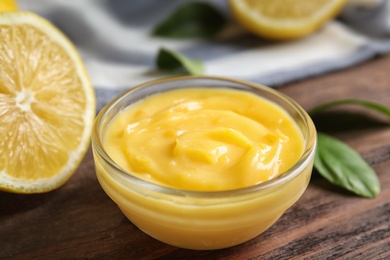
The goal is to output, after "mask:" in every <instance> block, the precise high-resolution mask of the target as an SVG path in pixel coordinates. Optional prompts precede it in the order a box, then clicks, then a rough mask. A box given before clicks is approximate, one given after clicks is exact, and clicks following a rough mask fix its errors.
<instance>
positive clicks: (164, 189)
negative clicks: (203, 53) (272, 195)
mask: <svg viewBox="0 0 390 260" xmlns="http://www.w3.org/2000/svg"><path fill="white" fill-rule="evenodd" d="M181 80H216V81H224V82H230V83H234V84H239V85H244V86H247V87H250V88H252V89H260V90H262V91H266V92H268V93H270V94H272V95H274V96H277V97H278V98H281V99H283V100H284V101H285V102H286V103H288V105H289V106H291V107H292V108H293V109H294V110H295V112H297V113H298V115H299V116H300V117H301V118H302V121H303V122H304V126H305V128H306V132H307V135H308V137H307V142H306V145H305V147H304V151H303V153H302V155H301V157H300V158H299V160H298V161H297V162H296V163H295V164H294V165H293V166H292V167H291V168H289V169H288V170H286V171H285V172H283V173H281V174H280V175H279V176H278V177H276V178H273V179H271V180H269V181H265V182H262V183H258V184H255V185H251V186H247V187H242V188H237V189H229V190H217V191H197V190H187V189H179V188H173V187H168V186H164V185H160V184H157V183H153V182H150V181H147V180H145V179H142V178H140V177H137V176H136V175H134V174H131V173H129V172H127V171H126V170H124V169H123V168H121V167H120V166H119V165H118V164H116V163H115V162H114V160H112V159H111V158H110V156H109V155H108V154H107V152H106V151H105V149H104V146H103V144H102V140H101V139H102V137H101V135H100V133H99V132H100V131H99V130H100V127H101V124H102V119H103V118H104V117H105V115H106V114H107V113H108V112H109V111H110V109H112V108H113V107H115V105H117V104H118V103H119V102H120V101H121V100H122V99H124V98H125V97H126V96H128V95H131V94H132V93H134V92H136V91H138V90H140V89H143V88H146V87H148V86H152V85H156V84H163V83H168V82H174V81H181ZM194 87H199V86H194ZM221 88H223V87H222V86H221ZM161 92H164V91H161ZM156 93H157V92H156ZM153 94H154V93H153ZM272 102H273V101H272ZM126 107H128V106H126ZM111 120H112V118H111ZM111 120H110V121H111ZM299 128H300V129H301V130H302V127H301V126H299ZM91 139H92V147H93V148H94V150H96V153H97V154H96V155H95V152H94V156H99V157H100V158H101V159H103V160H104V161H105V163H107V164H108V165H109V166H110V167H112V168H113V169H114V170H115V172H116V173H118V174H120V176H121V178H124V179H126V180H127V181H130V182H131V183H132V184H135V185H137V186H140V187H142V188H145V189H147V190H150V191H154V192H158V193H163V194H166V195H173V196H179V197H194V198H222V197H235V196H240V195H245V194H251V193H255V192H258V191H261V190H268V189H272V188H274V187H277V186H280V185H281V184H283V183H286V182H288V181H289V180H291V179H293V178H294V177H295V176H297V175H299V173H301V172H303V170H304V169H305V168H306V167H307V166H308V165H309V163H310V162H311V161H312V159H313V157H314V156H315V152H316V148H317V133H316V129H315V125H314V123H313V121H312V120H311V118H310V116H309V114H308V113H307V112H306V111H305V110H304V109H303V108H302V107H301V106H300V105H299V104H298V103H297V102H296V101H294V100H293V99H291V98H290V97H288V96H287V95H285V94H283V93H281V92H279V91H276V90H275V89H273V88H270V87H268V86H266V85H262V84H259V83H253V82H249V81H245V80H239V79H233V78H229V77H220V76H175V77H167V78H161V79H157V80H151V81H148V82H144V83H142V84H139V85H137V86H135V87H133V88H130V89H128V90H125V91H123V92H122V93H121V94H119V95H118V96H116V97H115V98H114V99H112V100H111V101H110V102H108V103H107V104H106V105H105V106H104V107H103V108H102V109H101V111H100V112H99V113H98V115H97V116H96V118H95V122H94V124H93V131H92V138H91ZM112 172H113V171H110V172H109V173H108V175H110V176H111V177H112ZM116 181H117V182H119V181H118V180H117V179H116ZM121 184H122V185H124V186H126V185H125V184H123V183H121Z"/></svg>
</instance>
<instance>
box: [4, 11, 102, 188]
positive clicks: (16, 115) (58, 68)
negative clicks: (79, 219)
mask: <svg viewBox="0 0 390 260" xmlns="http://www.w3.org/2000/svg"><path fill="white" fill-rule="evenodd" d="M0 39H1V40H0V189H2V190H6V191H10V192H17V193H40V192H46V191H50V190H53V189H55V188H57V187H59V186H61V185H62V184H63V183H65V182H66V181H67V180H68V179H69V178H70V177H71V176H72V174H73V173H74V172H75V170H76V169H77V167H78V165H79V164H80V162H81V160H82V158H83V156H84V154H85V152H86V150H87V148H88V147H89V141H90V134H91V130H92V124H93V120H94V117H95V113H96V110H95V94H94V91H93V87H92V85H91V83H90V80H89V77H88V75H87V73H86V70H85V68H84V65H83V63H82V61H81V59H80V57H79V55H78V53H77V51H76V49H75V47H74V46H73V44H72V43H71V42H70V41H69V40H68V39H67V38H66V37H65V36H64V35H63V34H62V33H61V32H60V31H59V30H58V29H57V28H56V27H55V26H53V25H52V24H51V23H49V22H48V21H46V20H45V19H43V18H41V17H39V16H38V15H35V14H33V13H29V12H4V13H0Z"/></svg>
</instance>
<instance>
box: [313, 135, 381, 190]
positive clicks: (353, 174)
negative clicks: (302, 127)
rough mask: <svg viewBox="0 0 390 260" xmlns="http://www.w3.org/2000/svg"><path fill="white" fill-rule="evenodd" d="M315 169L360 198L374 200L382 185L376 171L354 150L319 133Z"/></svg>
mask: <svg viewBox="0 0 390 260" xmlns="http://www.w3.org/2000/svg"><path fill="white" fill-rule="evenodd" d="M314 167H315V168H316V169H317V171H318V172H319V173H320V174H321V175H322V176H323V177H324V178H326V179H327V180H328V181H330V182H331V183H333V184H335V185H338V186H341V187H343V188H345V189H347V190H349V191H351V192H353V193H355V194H357V195H359V196H362V197H367V198H374V197H376V196H377V195H378V194H379V192H380V183H379V180H378V177H377V175H376V173H375V172H374V170H373V169H372V168H371V167H370V166H369V165H368V163H367V162H366V161H365V160H364V159H363V158H362V157H361V156H360V155H359V154H358V153H357V152H355V151H354V150H353V149H352V148H350V147H349V146H348V145H346V144H344V143H343V142H341V141H339V140H338V139H336V138H333V137H331V136H328V135H326V134H324V133H318V148H317V153H316V157H315V160H314Z"/></svg>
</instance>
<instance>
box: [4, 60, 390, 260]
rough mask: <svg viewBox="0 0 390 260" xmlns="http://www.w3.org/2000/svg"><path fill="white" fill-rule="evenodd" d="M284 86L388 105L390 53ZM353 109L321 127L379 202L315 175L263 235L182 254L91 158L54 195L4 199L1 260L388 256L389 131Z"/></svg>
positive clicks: (306, 94)
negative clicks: (366, 167)
mask: <svg viewBox="0 0 390 260" xmlns="http://www.w3.org/2000/svg"><path fill="white" fill-rule="evenodd" d="M279 90H280V91H281V92H284V93H285V94H287V95H289V96H290V97H292V98H293V99H295V100H296V101H298V103H300V104H301V105H302V106H303V107H304V108H305V109H310V108H311V107H313V106H315V105H317V104H320V103H323V102H326V101H330V100H334V99H339V98H364V99H369V100H374V101H378V102H381V103H383V104H386V105H388V106H390V55H387V56H382V57H378V58H375V59H373V60H371V61H369V62H366V63H364V64H361V65H359V66H356V67H354V68H350V69H347V70H343V71H338V72H334V73H330V74H327V75H322V76H318V77H314V78H311V79H307V80H304V81H300V82H295V83H293V84H287V85H285V86H280V88H279ZM355 110H356V109H355V108H349V107H346V108H345V109H343V110H342V111H340V110H339V111H331V112H329V113H326V114H325V115H322V116H321V117H318V118H315V122H316V125H317V127H318V128H319V129H320V130H322V131H326V132H328V133H331V134H332V135H334V136H336V137H338V138H340V139H342V140H343V141H345V142H347V143H348V144H349V145H351V146H352V147H353V148H355V149H356V150H357V151H359V152H360V153H361V154H362V155H363V157H364V158H366V159H367V160H368V161H369V162H370V164H371V165H372V166H373V167H374V169H375V171H376V172H377V174H378V176H379V179H380V182H381V186H382V191H381V193H380V195H379V196H378V197H377V198H375V199H364V198H360V197H356V196H354V195H352V194H351V193H349V192H345V191H343V190H341V189H339V188H336V187H334V186H332V185H330V184H329V183H328V182H327V181H325V180H324V179H322V178H321V177H319V175H318V174H317V173H316V172H314V173H313V177H312V180H311V182H310V185H309V188H308V189H307V191H306V192H305V193H304V195H303V196H302V198H301V199H300V200H299V201H298V202H297V203H296V204H295V205H294V206H293V207H291V208H290V209H289V210H288V211H287V212H286V213H285V214H284V215H283V216H282V218H281V219H280V220H279V221H278V222H277V223H276V224H275V225H274V226H272V227H271V228H270V229H269V230H268V231H266V232H265V233H263V234H262V235H260V236H258V237H256V238H254V239H253V240H251V241H248V242H247V243H244V244H242V245H239V246H235V247H232V248H228V249H223V250H215V251H192V250H185V249H180V248H175V247H172V246H169V245H166V244H163V243H161V242H159V241H156V240H154V239H153V238H151V237H149V236H147V235H145V234H144V233H143V232H141V231H140V230H138V229H137V228H136V227H135V226H134V225H133V224H131V223H130V222H129V221H128V220H127V219H126V218H125V217H124V216H123V215H122V213H121V212H120V211H119V209H118V208H117V207H116V205H115V204H114V203H113V202H112V201H111V200H110V199H109V198H108V196H107V195H106V194H105V193H104V192H103V190H102V189H101V188H100V186H99V183H98V182H97V179H96V176H95V172H94V163H93V160H92V154H91V152H88V154H87V155H86V157H85V158H84V160H83V162H82V164H81V166H80V167H79V169H78V170H77V172H76V174H75V175H74V176H73V177H72V179H71V180H70V181H69V182H68V183H66V184H65V185H64V186H63V187H61V188H59V189H57V190H55V191H52V192H49V193H46V194H38V195H18V194H10V193H4V192H2V193H0V258H4V259H74V258H83V259H85V258H89V259H91V258H94V259H364V260H365V259H390V170H389V169H390V125H389V124H388V123H386V122H385V121H384V120H383V118H381V117H375V120H374V119H372V117H371V115H370V116H368V115H367V114H366V113H363V114H359V115H356V113H355V112H356V111H355ZM358 112H362V111H358ZM345 114H347V115H349V116H348V117H345ZM374 116H375V115H374ZM346 118H347V119H346Z"/></svg>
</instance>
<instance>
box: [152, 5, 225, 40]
mask: <svg viewBox="0 0 390 260" xmlns="http://www.w3.org/2000/svg"><path fill="white" fill-rule="evenodd" d="M225 23H226V19H225V17H224V16H223V15H222V14H221V13H220V12H219V11H218V10H217V9H215V7H213V6H212V5H210V4H208V3H202V2H189V3H185V4H183V5H181V6H179V8H178V9H176V10H175V11H174V12H173V13H172V14H171V15H169V16H168V17H166V18H165V19H164V20H163V21H162V22H161V23H160V24H158V25H157V26H156V27H155V29H154V31H153V32H152V34H153V35H155V36H160V37H168V38H194V37H211V36H214V35H215V34H216V33H218V32H219V31H220V30H221V29H222V28H223V27H224V26H225Z"/></svg>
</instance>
